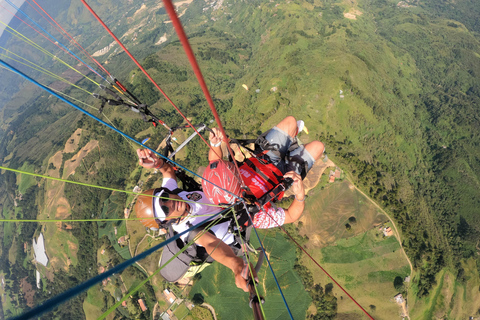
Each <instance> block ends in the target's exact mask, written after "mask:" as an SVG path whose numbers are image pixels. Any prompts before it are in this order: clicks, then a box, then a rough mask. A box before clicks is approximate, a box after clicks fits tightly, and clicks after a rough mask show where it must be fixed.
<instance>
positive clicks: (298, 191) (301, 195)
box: [283, 171, 305, 201]
mask: <svg viewBox="0 0 480 320" xmlns="http://www.w3.org/2000/svg"><path fill="white" fill-rule="evenodd" d="M283 177H284V178H292V179H293V184H292V192H293V194H294V195H295V198H296V199H297V200H298V201H303V200H305V187H304V186H303V180H302V177H301V176H300V175H299V174H298V173H296V172H295V171H289V172H287V173H285V175H284V176H283Z"/></svg>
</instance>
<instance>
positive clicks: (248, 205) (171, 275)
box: [159, 125, 307, 282]
mask: <svg viewBox="0 0 480 320" xmlns="http://www.w3.org/2000/svg"><path fill="white" fill-rule="evenodd" d="M205 128H206V126H205V125H200V126H199V130H198V131H200V130H203V129H205ZM176 129H178V128H172V129H171V130H170V133H169V135H168V136H167V139H166V142H167V143H166V148H165V150H164V155H165V156H166V157H168V158H170V159H174V156H175V153H176V152H175V151H174V150H173V147H172V144H171V139H172V134H173V131H175V130H176ZM207 130H208V128H207ZM267 133H268V132H265V133H263V134H262V135H261V136H259V137H258V138H257V139H251V140H236V139H231V142H233V143H237V144H238V145H239V146H241V147H243V148H245V149H246V150H248V151H249V152H250V154H251V155H252V156H251V157H250V158H246V159H245V161H244V162H242V163H239V169H240V170H241V171H242V170H245V171H246V172H249V173H250V174H252V175H253V174H255V175H256V176H258V177H261V178H262V180H263V182H264V183H265V185H266V190H263V189H262V188H254V185H253V184H250V187H246V188H245V190H244V191H243V194H242V198H243V199H244V200H245V202H239V203H237V204H236V205H235V206H234V208H233V213H230V214H227V215H225V216H223V217H221V218H218V219H216V220H213V221H212V220H206V221H205V223H207V222H208V223H212V222H213V223H215V224H220V223H224V222H229V223H230V226H229V232H230V233H232V234H233V235H234V236H235V241H234V242H233V243H232V244H230V245H229V246H230V247H231V248H232V250H233V252H234V253H235V254H236V255H241V254H242V250H241V245H240V244H241V243H245V244H247V249H248V250H249V251H252V252H255V253H256V250H255V249H253V248H252V247H251V246H250V245H249V239H250V233H251V230H252V223H251V221H253V218H254V216H255V214H256V213H258V212H260V211H261V210H264V209H265V208H268V207H270V206H271V205H272V203H274V202H277V201H279V200H281V199H282V197H283V195H284V193H285V191H286V190H287V189H288V188H290V186H291V185H292V183H293V179H290V178H287V179H285V178H284V177H283V173H282V172H281V171H280V170H279V169H278V168H277V167H276V166H275V165H274V164H273V163H271V162H270V159H269V157H268V156H267V155H266V153H267V152H268V151H272V152H276V153H278V154H279V155H280V152H279V151H278V146H275V145H271V144H270V143H269V142H268V141H267V140H266V139H265V136H266V134H267ZM195 135H196V133H194V134H192V136H190V137H189V139H191V138H192V137H194V136H195ZM187 140H188V139H187ZM187 142H188V141H187ZM252 142H254V143H255V150H252V149H250V148H249V147H248V144H250V143H252ZM182 146H183V145H182ZM182 146H180V147H179V148H181V147H182ZM297 147H298V143H297V142H296V141H295V143H293V144H292V146H290V148H289V149H288V152H290V151H292V150H294V149H296V148H297ZM240 149H241V148H240ZM178 150H179V149H177V150H176V151H178ZM242 152H243V151H242ZM290 159H291V158H290ZM230 161H232V159H230ZM302 162H303V163H302V165H303V170H302V179H303V178H304V177H305V175H306V171H307V170H306V163H305V162H304V161H303V160H302ZM176 174H177V177H178V178H179V179H180V181H182V183H183V187H184V189H185V190H181V189H176V190H174V191H171V192H172V193H175V192H177V193H179V192H181V191H195V190H197V191H198V190H202V188H201V185H199V184H198V183H197V182H196V181H195V180H194V179H193V178H191V177H190V176H187V175H186V174H185V172H184V171H183V170H180V169H176ZM264 188H265V186H264ZM233 215H235V217H233ZM235 220H237V221H238V225H239V226H240V228H238V227H237V224H236V222H235ZM204 230H205V226H202V227H199V228H197V229H195V230H193V231H191V232H190V233H189V235H188V237H187V239H186V240H185V241H183V240H182V239H180V238H179V239H177V240H176V241H173V242H171V243H169V244H168V245H167V246H166V247H165V248H164V250H163V252H162V257H161V259H160V263H159V264H160V266H164V267H163V268H162V269H161V270H160V274H161V275H162V276H163V278H165V280H167V281H169V282H176V281H178V280H180V279H181V278H182V277H183V276H184V275H185V274H186V273H187V272H188V271H189V269H190V268H192V267H193V266H196V265H199V264H203V263H206V264H210V263H212V262H213V261H214V260H213V259H212V258H211V257H210V256H209V255H208V253H207V252H206V250H205V248H203V247H201V246H198V245H196V244H195V243H193V244H191V245H190V246H189V247H188V248H186V249H185V251H183V252H182V253H180V254H179V255H178V256H177V257H176V258H174V259H173V260H172V261H170V262H169V260H170V259H172V258H173V257H174V256H175V255H176V254H178V252H180V251H181V250H182V249H183V248H184V247H185V246H186V245H187V244H188V243H190V242H192V241H193V240H194V239H195V237H196V236H197V235H198V234H199V233H200V232H203V231H204ZM208 232H211V231H208ZM176 234H177V233H176V232H175V231H174V230H173V228H172V227H171V225H169V226H168V231H167V235H166V238H167V239H169V238H171V237H173V236H174V235H176Z"/></svg>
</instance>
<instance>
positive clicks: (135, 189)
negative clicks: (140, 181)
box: [133, 186, 142, 193]
mask: <svg viewBox="0 0 480 320" xmlns="http://www.w3.org/2000/svg"><path fill="white" fill-rule="evenodd" d="M140 191H142V189H140V187H139V186H135V188H133V192H135V193H140Z"/></svg>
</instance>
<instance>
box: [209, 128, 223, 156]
mask: <svg viewBox="0 0 480 320" xmlns="http://www.w3.org/2000/svg"><path fill="white" fill-rule="evenodd" d="M212 131H213V132H210V135H209V140H210V146H211V148H210V150H209V151H208V161H209V162H212V161H216V160H222V157H223V153H222V141H223V135H222V132H221V131H220V130H219V129H218V128H213V129H212Z"/></svg>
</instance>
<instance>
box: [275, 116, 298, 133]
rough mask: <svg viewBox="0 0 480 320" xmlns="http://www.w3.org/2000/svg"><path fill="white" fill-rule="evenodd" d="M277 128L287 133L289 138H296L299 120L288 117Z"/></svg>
mask: <svg viewBox="0 0 480 320" xmlns="http://www.w3.org/2000/svg"><path fill="white" fill-rule="evenodd" d="M276 127H277V128H279V129H280V130H282V131H284V132H286V133H287V134H288V135H289V136H291V137H295V135H296V133H297V120H296V119H295V117H293V116H288V117H286V118H284V119H283V120H282V121H280V123H279V124H277V126H276Z"/></svg>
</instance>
